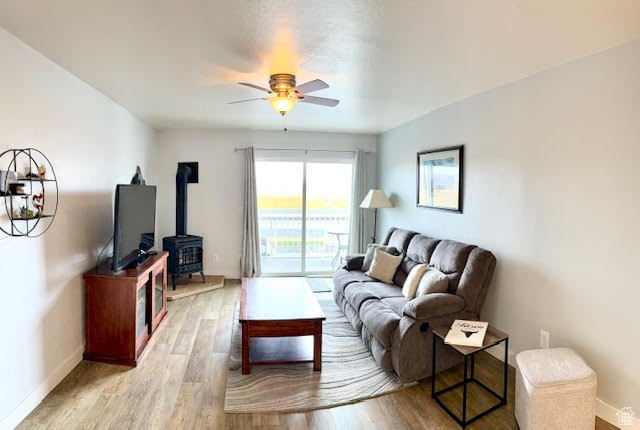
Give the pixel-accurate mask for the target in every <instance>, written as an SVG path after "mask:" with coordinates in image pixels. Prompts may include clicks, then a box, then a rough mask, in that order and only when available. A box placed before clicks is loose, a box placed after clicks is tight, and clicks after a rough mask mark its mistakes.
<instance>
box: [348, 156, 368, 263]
mask: <svg viewBox="0 0 640 430" xmlns="http://www.w3.org/2000/svg"><path fill="white" fill-rule="evenodd" d="M367 157H368V155H367V154H366V153H365V152H364V151H359V150H358V151H356V153H355V156H354V161H353V180H352V185H351V187H352V188H351V225H350V226H349V252H350V253H353V254H358V253H362V252H364V251H365V249H366V247H367V243H368V242H369V240H370V238H369V237H368V233H369V229H368V225H367V224H368V222H367V220H368V218H369V217H368V216H367V215H368V214H367V209H362V208H360V203H362V200H363V199H364V197H365V196H366V195H367V193H368V192H369V188H368V186H369V185H368V183H367V182H368V181H367V170H368V169H367V165H368V163H367Z"/></svg>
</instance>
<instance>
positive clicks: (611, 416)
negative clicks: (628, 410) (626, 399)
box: [596, 399, 640, 430]
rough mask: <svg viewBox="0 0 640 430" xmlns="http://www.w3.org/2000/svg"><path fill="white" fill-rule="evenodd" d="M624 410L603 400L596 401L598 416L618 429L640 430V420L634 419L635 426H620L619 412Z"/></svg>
mask: <svg viewBox="0 0 640 430" xmlns="http://www.w3.org/2000/svg"><path fill="white" fill-rule="evenodd" d="M620 409H622V408H617V407H615V406H612V405H610V404H608V403H606V402H605V401H603V400H600V399H596V415H597V416H599V417H600V418H602V419H603V420H605V421H606V422H608V423H609V424H613V425H614V426H616V427H620V428H621V429H622V430H627V429H628V430H640V419H638V418H632V419H633V424H632V425H630V426H629V425H626V426H620V425H619V424H618V411H619V410H620Z"/></svg>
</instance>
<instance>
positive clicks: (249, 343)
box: [242, 321, 322, 375]
mask: <svg viewBox="0 0 640 430" xmlns="http://www.w3.org/2000/svg"><path fill="white" fill-rule="evenodd" d="M267 325H268V326H269V330H266V329H265V328H266V327H265V326H262V325H260V324H255V323H251V324H247V323H246V322H242V374H243V375H248V374H249V373H251V366H254V365H274V364H295V363H313V370H316V371H320V370H322V321H313V322H311V321H309V322H304V323H301V324H299V325H298V327H297V328H296V329H294V330H292V329H291V326H290V325H289V324H287V323H284V324H282V326H281V327H278V326H279V324H278V323H274V322H269V323H268V324H267ZM296 331H298V333H295V332H296Z"/></svg>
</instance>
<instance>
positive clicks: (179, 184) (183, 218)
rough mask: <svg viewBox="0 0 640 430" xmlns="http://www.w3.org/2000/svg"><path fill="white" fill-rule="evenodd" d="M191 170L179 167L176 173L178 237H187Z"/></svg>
mask: <svg viewBox="0 0 640 430" xmlns="http://www.w3.org/2000/svg"><path fill="white" fill-rule="evenodd" d="M190 174H191V169H190V168H188V167H187V166H184V165H183V166H178V172H177V173H176V236H186V235H187V180H188V179H189V175H190Z"/></svg>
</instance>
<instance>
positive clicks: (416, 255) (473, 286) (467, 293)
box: [383, 227, 496, 315]
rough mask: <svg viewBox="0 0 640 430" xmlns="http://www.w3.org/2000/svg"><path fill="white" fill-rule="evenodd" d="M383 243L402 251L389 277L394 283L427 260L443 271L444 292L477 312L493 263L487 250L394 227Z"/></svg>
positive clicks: (484, 294)
mask: <svg viewBox="0 0 640 430" xmlns="http://www.w3.org/2000/svg"><path fill="white" fill-rule="evenodd" d="M407 240H408V241H407ZM383 243H384V244H389V245H391V244H393V246H395V247H396V248H398V250H400V252H402V253H403V254H405V258H404V259H403V261H402V263H401V264H400V266H399V267H398V270H397V271H396V274H395V275H394V277H393V283H394V284H396V285H397V286H400V287H402V286H403V285H404V282H405V280H406V279H407V274H408V273H409V272H411V269H412V268H413V267H415V266H416V265H417V264H420V263H427V264H429V266H430V267H434V268H435V269H438V270H439V271H441V272H443V273H444V274H445V276H446V277H447V280H448V292H450V293H454V294H457V295H458V296H460V297H462V298H463V299H464V300H465V304H466V306H465V310H467V311H471V312H474V313H475V314H476V315H479V313H480V308H481V307H482V304H483V302H484V299H485V297H486V295H487V291H488V287H489V283H490V281H491V277H492V275H493V271H494V269H495V265H496V259H495V257H494V255H493V254H492V253H491V252H489V251H487V250H485V249H482V248H479V247H477V246H474V245H468V244H466V243H461V242H456V241H454V240H439V239H433V238H430V237H427V236H424V235H421V234H417V233H415V232H412V231H408V230H403V229H399V228H395V227H391V228H390V229H389V230H388V231H387V234H386V236H385V239H384V241H383Z"/></svg>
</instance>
